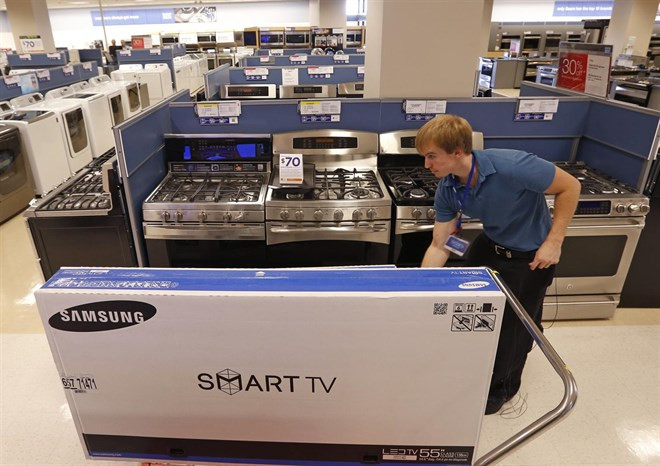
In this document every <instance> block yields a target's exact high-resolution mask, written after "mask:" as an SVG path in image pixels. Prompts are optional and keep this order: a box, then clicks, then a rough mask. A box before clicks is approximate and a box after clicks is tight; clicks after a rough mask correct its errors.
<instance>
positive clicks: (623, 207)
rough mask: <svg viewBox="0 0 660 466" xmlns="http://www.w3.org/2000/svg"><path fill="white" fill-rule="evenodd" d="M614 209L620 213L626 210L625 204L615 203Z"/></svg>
mask: <svg viewBox="0 0 660 466" xmlns="http://www.w3.org/2000/svg"><path fill="white" fill-rule="evenodd" d="M614 211H615V212H616V213H617V214H622V213H624V212H625V211H626V206H624V205H623V204H617V205H616V207H614Z"/></svg>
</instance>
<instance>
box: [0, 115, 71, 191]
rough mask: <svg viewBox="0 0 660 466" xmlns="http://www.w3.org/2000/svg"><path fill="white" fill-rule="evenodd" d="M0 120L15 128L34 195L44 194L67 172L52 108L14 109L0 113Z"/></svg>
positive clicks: (67, 173)
mask: <svg viewBox="0 0 660 466" xmlns="http://www.w3.org/2000/svg"><path fill="white" fill-rule="evenodd" d="M0 124H3V125H6V126H13V127H15V128H18V130H19V132H20V135H21V152H22V153H23V154H24V155H26V156H27V160H28V162H29V165H30V172H31V173H32V179H33V181H34V188H35V192H36V194H37V195H38V196H43V195H45V194H47V193H48V192H49V191H50V190H52V189H53V188H55V187H56V186H58V185H60V184H61V183H62V182H63V181H64V180H66V179H67V178H68V177H69V176H70V174H71V172H70V170H69V164H68V162H67V158H68V155H67V152H66V148H65V146H64V138H63V135H62V131H61V130H60V126H61V125H60V122H59V117H58V116H57V115H56V114H55V113H54V112H52V111H48V110H32V109H19V110H14V111H11V112H7V113H4V114H2V115H0Z"/></svg>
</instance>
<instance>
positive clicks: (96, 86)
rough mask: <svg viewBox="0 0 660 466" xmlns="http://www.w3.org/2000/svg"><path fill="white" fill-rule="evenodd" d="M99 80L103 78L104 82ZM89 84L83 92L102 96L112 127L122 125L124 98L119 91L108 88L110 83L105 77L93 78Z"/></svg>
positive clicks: (113, 87)
mask: <svg viewBox="0 0 660 466" xmlns="http://www.w3.org/2000/svg"><path fill="white" fill-rule="evenodd" d="M100 78H105V80H101V79H100ZM89 82H90V86H89V87H86V88H85V90H84V91H85V92H93V93H99V94H104V95H105V97H106V99H108V108H109V109H110V114H111V115H112V125H113V126H116V125H118V124H119V123H122V122H123V121H124V120H125V119H126V118H127V116H126V112H125V111H124V108H125V105H124V97H123V96H122V92H121V90H120V89H118V88H117V87H116V86H108V85H107V84H108V83H110V78H108V77H107V76H95V77H93V78H91V79H90V80H89Z"/></svg>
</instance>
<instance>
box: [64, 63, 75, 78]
mask: <svg viewBox="0 0 660 466" xmlns="http://www.w3.org/2000/svg"><path fill="white" fill-rule="evenodd" d="M62 72H63V73H64V76H73V73H74V70H73V65H65V66H63V67H62Z"/></svg>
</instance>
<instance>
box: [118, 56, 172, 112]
mask: <svg viewBox="0 0 660 466" xmlns="http://www.w3.org/2000/svg"><path fill="white" fill-rule="evenodd" d="M166 66H167V65H166ZM143 71H144V69H143V68H142V65H140V64H138V63H133V64H128V65H119V69H118V70H114V71H113V72H111V73H110V76H111V77H112V81H113V82H115V83H117V82H137V83H138V93H139V96H140V110H144V109H145V108H147V107H148V106H149V105H151V98H150V96H151V94H153V93H154V92H155V91H156V90H155V89H151V84H150V83H149V82H148V81H145V80H144V79H142V72H143Z"/></svg>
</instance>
